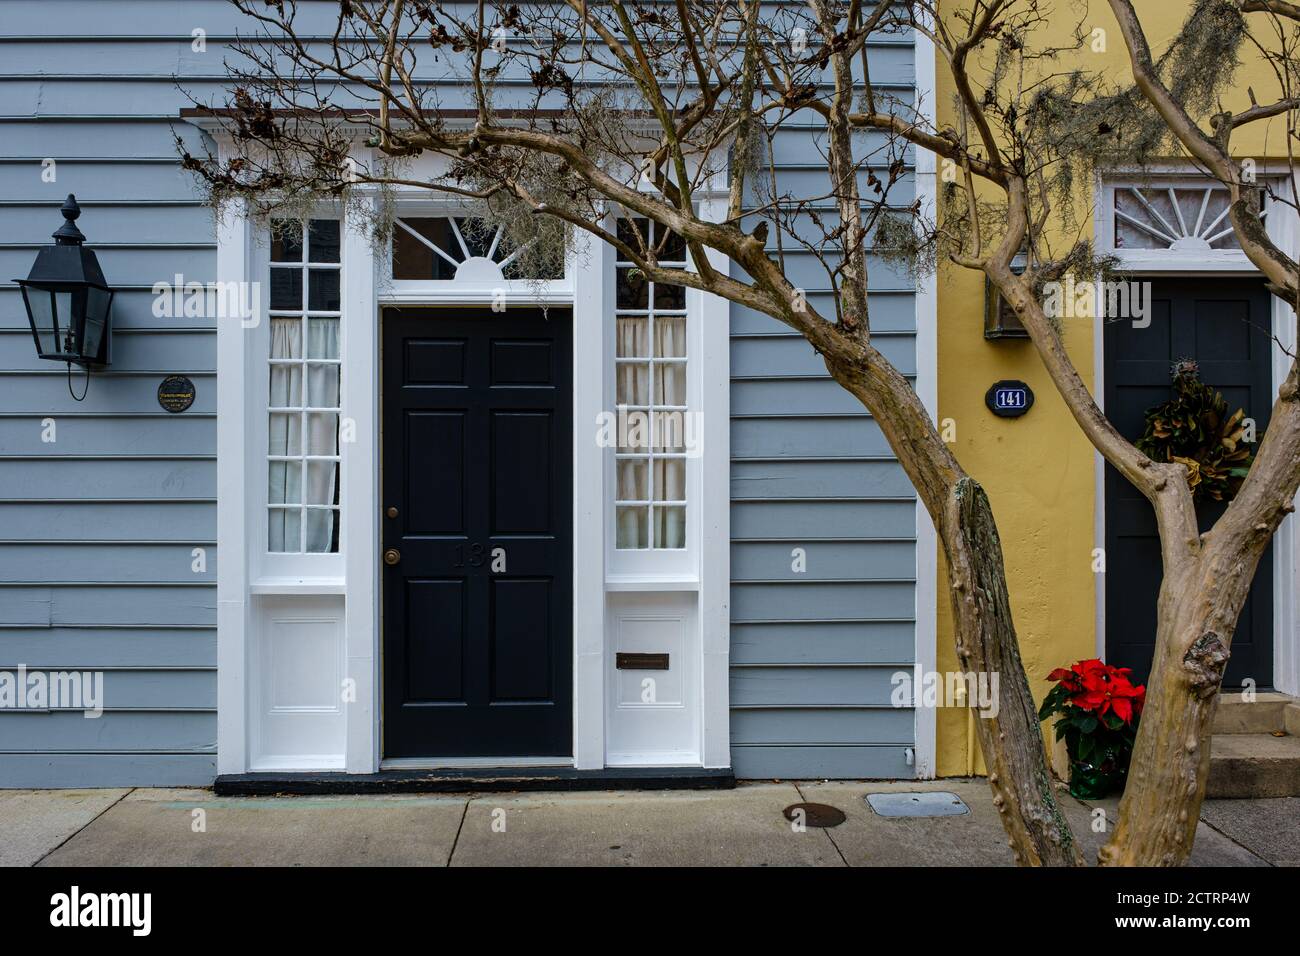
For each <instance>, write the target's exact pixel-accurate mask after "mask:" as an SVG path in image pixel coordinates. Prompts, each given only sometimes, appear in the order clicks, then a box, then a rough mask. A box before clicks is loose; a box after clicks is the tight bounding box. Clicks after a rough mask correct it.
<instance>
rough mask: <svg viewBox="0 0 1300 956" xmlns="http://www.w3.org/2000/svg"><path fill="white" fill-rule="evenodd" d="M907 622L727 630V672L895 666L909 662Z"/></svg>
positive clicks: (738, 626) (794, 623)
mask: <svg viewBox="0 0 1300 956" xmlns="http://www.w3.org/2000/svg"><path fill="white" fill-rule="evenodd" d="M913 648H914V638H913V631H912V622H911V621H867V622H860V621H853V622H848V623H843V622H838V621H825V620H811V621H785V622H782V623H767V624H744V623H739V622H732V625H731V663H732V666H733V667H735V666H739V665H747V664H777V665H781V664H819V665H828V666H833V665H837V664H853V665H859V664H896V663H899V662H906V661H910V660H911V659H912V654H913Z"/></svg>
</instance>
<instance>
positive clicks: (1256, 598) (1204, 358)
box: [1104, 278, 1273, 687]
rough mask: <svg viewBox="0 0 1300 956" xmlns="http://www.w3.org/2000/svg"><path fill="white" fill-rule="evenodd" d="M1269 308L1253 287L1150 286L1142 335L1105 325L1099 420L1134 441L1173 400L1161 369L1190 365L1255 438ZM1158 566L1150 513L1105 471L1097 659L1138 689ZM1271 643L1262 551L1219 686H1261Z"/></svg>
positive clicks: (1205, 509)
mask: <svg viewBox="0 0 1300 956" xmlns="http://www.w3.org/2000/svg"><path fill="white" fill-rule="evenodd" d="M1271 307H1272V303H1271V302H1270V301H1269V295H1268V293H1267V292H1266V291H1265V289H1264V286H1263V284H1262V283H1261V282H1260V281H1259V280H1257V279H1217V278H1216V279H1200V278H1189V279H1155V280H1153V281H1152V311H1151V325H1150V327H1148V328H1134V327H1133V323H1132V321H1131V320H1128V319H1115V320H1108V321H1107V323H1106V325H1105V334H1104V342H1105V403H1106V414H1107V416H1108V417H1109V418H1110V420H1111V421H1112V422H1114V423H1115V426H1116V428H1118V429H1119V431H1120V432H1121V434H1123V435H1124V436H1125V437H1126V438H1129V439H1130V440H1136V439H1137V438H1139V437H1140V436H1141V435H1142V432H1143V427H1144V424H1145V415H1146V411H1147V409H1148V408H1150V407H1151V406H1152V405H1155V404H1158V403H1159V402H1163V401H1166V400H1168V399H1169V398H1170V397H1172V395H1173V391H1172V385H1171V378H1170V367H1171V366H1172V365H1173V363H1174V362H1176V361H1178V360H1179V359H1182V358H1194V359H1196V360H1197V361H1198V362H1199V363H1200V369H1201V381H1203V382H1206V383H1207V384H1209V385H1212V386H1213V387H1215V388H1216V389H1218V390H1219V391H1220V392H1222V393H1223V397H1224V399H1225V400H1226V401H1227V403H1228V408H1229V410H1235V409H1237V408H1244V409H1245V410H1246V415H1247V416H1248V417H1251V418H1254V419H1255V421H1256V423H1257V428H1258V437H1259V438H1262V437H1263V433H1264V429H1266V428H1267V427H1268V420H1269V413H1270V410H1271V408H1272V403H1273V389H1272V371H1271V364H1270V363H1271V358H1270V353H1271V342H1272V339H1271V337H1270V330H1271V328H1272V317H1271ZM1255 447H1256V448H1257V449H1258V447H1259V445H1258V442H1257V443H1256V445H1255ZM1225 507H1226V506H1225V505H1222V504H1216V503H1211V504H1207V505H1201V506H1198V507H1197V515H1198V519H1199V521H1200V525H1201V529H1202V530H1205V529H1207V528H1209V527H1210V526H1211V525H1212V524H1213V523H1214V521H1215V520H1216V519H1217V518H1218V517H1219V516H1220V515H1221V514H1222V513H1223V511H1224V508H1225ZM1161 564H1162V562H1161V558H1160V543H1159V537H1158V536H1157V534H1156V522H1155V515H1154V513H1153V512H1152V510H1151V505H1150V504H1149V503H1148V502H1147V500H1146V499H1145V498H1144V497H1142V495H1141V494H1140V493H1139V492H1138V491H1137V489H1135V488H1134V487H1133V486H1132V485H1131V484H1129V482H1128V481H1126V480H1125V479H1124V478H1123V477H1122V476H1121V475H1120V474H1119V473H1118V472H1116V471H1115V470H1114V469H1113V468H1111V466H1110V465H1106V578H1105V593H1106V658H1107V660H1108V661H1109V662H1110V663H1111V664H1116V665H1119V666H1121V667H1131V668H1133V670H1134V674H1135V676H1136V677H1138V678H1139V679H1141V680H1143V681H1145V680H1146V679H1147V676H1148V674H1149V673H1150V669H1151V659H1152V656H1153V655H1154V652H1155V627H1156V597H1157V594H1158V591H1159V587H1160V577H1161ZM1272 641H1273V562H1272V548H1271V547H1270V549H1269V551H1268V552H1267V553H1265V555H1264V557H1263V559H1261V561H1260V563H1259V568H1258V570H1257V571H1256V573H1255V580H1254V583H1253V584H1252V586H1251V590H1250V596H1249V598H1248V599H1247V601H1246V605H1245V607H1244V608H1243V609H1242V612H1241V617H1240V619H1239V620H1238V622H1237V631H1236V634H1235V635H1234V636H1233V639H1232V656H1231V658H1230V659H1229V661H1228V668H1227V672H1226V673H1225V675H1224V681H1223V682H1224V686H1229V687H1237V686H1241V684H1242V682H1243V681H1244V680H1246V679H1251V680H1254V681H1255V683H1256V685H1257V686H1259V687H1268V686H1270V685H1271V684H1272V681H1273V643H1272Z"/></svg>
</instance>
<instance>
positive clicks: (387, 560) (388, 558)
mask: <svg viewBox="0 0 1300 956" xmlns="http://www.w3.org/2000/svg"><path fill="white" fill-rule="evenodd" d="M401 560H402V552H400V551H398V550H397V549H396V548H389V549H388V550H387V551H385V552H384V564H396V563H397V562H398V561H401Z"/></svg>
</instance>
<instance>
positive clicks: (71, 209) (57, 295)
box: [15, 193, 113, 400]
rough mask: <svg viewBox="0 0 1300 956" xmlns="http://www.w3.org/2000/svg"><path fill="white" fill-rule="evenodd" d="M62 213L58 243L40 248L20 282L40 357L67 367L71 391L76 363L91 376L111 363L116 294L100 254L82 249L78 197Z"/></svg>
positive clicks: (55, 234)
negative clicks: (111, 325) (101, 265)
mask: <svg viewBox="0 0 1300 956" xmlns="http://www.w3.org/2000/svg"><path fill="white" fill-rule="evenodd" d="M60 212H62V213H63V219H64V222H63V225H62V226H60V227H59V228H58V229H56V230H55V231H54V234H53V237H54V245H52V246H43V247H41V251H40V252H38V253H37V254H36V262H35V263H33V264H32V271H31V273H30V274H29V275H28V276H27V278H26V279H16V280H15V281H16V282H17V283H18V285H19V287H20V288H21V289H22V292H23V304H24V305H26V307H27V321H28V322H29V323H30V324H31V327H32V338H33V339H35V341H36V354H37V355H39V356H40V357H41V358H43V359H50V360H51V361H54V362H66V363H67V365H68V375H69V391H71V374H72V366H73V365H80V366H81V367H82V368H84V369H86V370H87V372H89V370H90V368H91V367H92V366H93V367H103V366H105V365H107V364H108V340H109V315H110V310H111V308H112V305H113V290H112V289H110V288H109V287H108V284H107V283H106V282H105V281H104V273H103V271H102V270H101V269H100V268H99V260H98V259H96V258H95V253H93V252H92V251H91V250H89V249H87V248H86V247H85V246H84V245H83V243H84V242H85V241H86V237H85V236H84V235H82V233H81V230H80V229H78V228H77V217H78V216H80V215H81V207H80V206H78V205H77V197H76V196H73V195H72V194H71V193H69V194H68V198H67V201H66V202H64V204H63V206H62V207H61V209H60ZM76 397H77V396H76V395H75V394H74V395H73V398H76ZM81 397H82V398H85V397H86V396H85V392H82V395H81ZM78 400H80V399H78Z"/></svg>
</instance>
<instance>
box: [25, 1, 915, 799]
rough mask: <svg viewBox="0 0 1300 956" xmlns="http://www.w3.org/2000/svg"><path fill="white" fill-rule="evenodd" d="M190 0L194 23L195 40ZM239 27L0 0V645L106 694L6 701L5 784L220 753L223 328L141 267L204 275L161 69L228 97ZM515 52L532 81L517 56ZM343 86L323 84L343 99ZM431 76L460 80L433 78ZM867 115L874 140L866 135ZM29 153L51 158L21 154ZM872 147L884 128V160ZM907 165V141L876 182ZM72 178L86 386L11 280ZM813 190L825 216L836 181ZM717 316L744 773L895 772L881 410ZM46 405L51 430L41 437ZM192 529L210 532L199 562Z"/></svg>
mask: <svg viewBox="0 0 1300 956" xmlns="http://www.w3.org/2000/svg"><path fill="white" fill-rule="evenodd" d="M300 10H301V16H302V17H303V18H304V19H303V20H300V23H305V27H304V28H303V29H301V30H300V32H301V33H302V34H304V35H308V36H309V39H308V42H311V40H310V35H312V34H314V35H315V37H316V39H317V40H324V39H326V38H327V37H328V36H329V34H330V33H331V32H332V28H333V17H334V14H335V10H336V8H335V5H334V4H330V3H305V4H302V5H300ZM196 27H201V28H202V29H203V30H205V31H206V39H207V49H206V51H196V50H194V49H192V46H191V41H192V36H191V31H193V30H194V29H195V28H196ZM250 29H252V27H251V26H250V23H249V21H248V20H247V19H246V18H245V17H243V16H242V15H241V14H240V13H239V12H238V11H237V10H235V9H234V8H233V7H232V6H231V5H230V4H229V3H227V2H226V0H190V2H187V3H184V4H180V3H175V2H169V0H115V2H113V3H107V2H101V0H39V2H37V0H28V2H9V3H5V4H4V12H3V17H0V395H3V396H4V399H3V402H0V667H11V666H16V665H17V664H27V665H29V666H31V667H37V668H59V669H90V668H100V669H107V670H106V682H107V686H108V690H109V694H110V699H109V700H108V702H107V703H108V705H109V707H110V710H109V711H108V712H107V713H105V714H104V716H103V717H101V718H99V719H98V720H93V721H87V720H84V719H83V718H81V717H80V716H79V715H71V714H63V713H52V714H23V715H5V714H0V786H8V787H30V786H94V785H102V786H133V785H147V784H155V785H186V784H196V783H206V782H209V781H210V780H211V778H212V776H213V774H214V772H215V740H216V720H215V713H214V711H213V708H214V707H215V660H216V646H215V645H216V630H215V624H216V601H215V590H214V587H213V583H212V582H213V577H214V574H215V569H216V561H217V549H216V544H215V541H214V539H215V533H216V529H215V501H216V468H215V458H214V455H215V419H214V418H213V415H214V414H215V409H216V406H215V396H216V376H215V355H214V349H215V334H214V330H213V328H212V327H211V323H210V320H208V319H206V318H201V317H193V316H178V317H175V318H168V319H160V318H158V317H156V316H154V315H153V314H152V310H151V305H152V299H153V297H152V294H151V292H150V287H151V286H152V285H153V284H154V283H155V282H159V281H171V280H172V277H173V276H174V275H175V274H177V273H180V274H182V275H183V276H184V278H185V279H186V280H187V281H200V282H203V281H208V280H210V279H212V278H214V277H215V271H216V254H215V244H214V228H213V223H212V217H211V213H210V212H209V210H208V209H207V208H206V207H204V206H203V204H202V202H201V199H200V196H199V194H198V192H197V190H196V188H195V184H194V181H193V180H192V179H191V177H189V176H188V175H187V174H185V173H184V171H183V170H181V169H180V167H179V165H178V163H177V160H176V152H175V146H174V143H173V136H174V135H179V136H180V137H181V138H182V140H183V141H184V143H185V144H186V145H187V147H188V148H190V149H191V150H194V151H201V150H202V149H203V148H204V145H205V144H204V137H203V134H201V133H200V132H199V131H198V130H196V129H194V128H192V127H189V126H187V125H186V124H184V123H182V122H179V121H178V119H177V114H178V111H179V110H180V109H181V108H183V107H185V106H187V105H190V104H189V100H188V98H187V96H186V95H185V93H183V92H182V90H181V89H180V88H178V86H179V87H183V88H184V89H185V90H187V91H189V92H190V93H192V94H193V95H194V96H195V97H197V98H198V99H200V100H205V99H207V98H213V99H217V100H222V99H224V96H222V95H221V93H220V90H221V88H222V87H223V85H224V75H223V74H224V66H223V63H224V61H225V60H227V59H228V58H229V57H230V56H231V44H232V42H233V39H234V37H235V35H236V34H237V33H241V32H242V33H245V34H247V33H248V32H249V31H250ZM869 52H870V59H871V67H872V76H873V81H874V82H875V85H876V88H877V89H878V90H880V91H882V92H888V93H890V94H892V95H895V96H899V97H901V98H904V99H906V98H907V97H908V96H909V95H910V94H911V87H912V85H913V78H914V76H915V63H914V50H913V47H912V44H911V43H910V42H909V41H908V39H907V38H906V37H882V38H880V39H879V40H878V41H876V42H873V43H872V44H871V46H870V50H869ZM856 68H857V67H856V64H855V69H856ZM450 69H452V68H451V67H450V66H449V64H448V62H447V61H446V59H445V58H442V57H441V56H440V55H436V54H435V53H434V52H433V51H431V50H424V49H420V50H419V57H418V62H417V65H416V66H415V68H414V75H415V77H416V82H417V83H420V84H422V85H429V86H434V85H439V84H441V85H443V86H444V88H447V87H450V86H452V85H456V84H448V83H447V80H448V78H449V77H454V74H453V73H449V72H448V71H449V70H450ZM507 80H508V81H510V82H519V83H520V85H519V86H518V88H519V89H520V90H521V91H524V92H527V90H528V86H527V84H526V83H524V82H522V81H524V77H522V76H511V77H507ZM457 83H458V80H457ZM351 95H352V93H351V92H349V91H348V90H346V89H340V90H339V92H338V97H339V102H340V103H342V102H345V101H346V99H347V97H349V96H351ZM444 102H446V103H448V104H449V105H455V104H456V95H455V94H454V93H452V91H451V90H450V89H447V95H446V96H445V97H444ZM541 105H542V106H547V105H553V104H551V103H549V102H543V103H542V104H541ZM797 124H803V125H802V127H800V126H799V125H797ZM797 124H796V125H794V126H792V127H791V128H790V129H789V130H788V131H784V132H782V133H781V134H780V135H779V136H778V137H777V140H776V143H775V153H774V157H773V159H774V162H775V163H776V165H777V166H778V167H779V175H780V176H781V177H782V183H783V187H784V188H785V189H788V190H789V191H791V192H792V193H796V194H805V195H806V194H809V193H816V192H822V191H824V190H825V188H826V183H827V171H826V163H825V160H824V135H823V133H822V131H820V130H819V129H818V128H817V126H816V125H815V124H814V123H813V121H812V119H811V117H800V118H799V119H798V120H797ZM860 141H861V142H862V143H864V144H866V148H867V149H869V150H870V149H875V148H878V147H880V146H882V145H883V144H884V137H883V136H882V135H881V134H879V133H876V132H869V133H866V134H864V135H863V136H862V137H860ZM47 158H48V159H53V160H55V161H56V163H57V167H56V168H57V180H56V182H53V183H47V182H44V181H43V180H42V178H41V175H40V173H41V170H42V165H41V163H42V160H43V159H47ZM887 163H888V157H887V156H885V155H884V154H883V153H882V154H881V155H880V162H879V163H878V164H876V165H877V166H878V167H880V168H883V167H884V166H885V165H887ZM864 178H865V177H864ZM915 191H916V186H915V181H914V178H913V175H912V171H911V168H910V166H909V168H908V170H907V172H906V174H905V175H904V177H903V178H902V179H901V180H900V181H899V182H898V183H897V184H896V185H895V187H894V189H893V191H892V193H891V201H892V202H895V203H897V204H898V205H900V206H904V205H906V204H908V203H910V202H911V201H912V200H913V198H914V197H915ZM68 192H75V193H77V196H78V199H79V201H80V202H81V204H82V208H83V215H82V219H81V225H82V227H83V228H84V230H85V231H86V233H87V234H88V235H89V236H90V238H91V241H92V245H93V246H94V247H95V248H96V250H97V251H98V254H99V257H100V261H101V263H102V264H103V267H104V269H105V272H106V274H107V275H108V277H109V280H110V282H111V283H112V284H113V285H114V286H115V287H116V288H117V289H118V290H119V291H118V294H117V298H116V301H115V307H114V326H115V333H114V338H113V366H112V368H111V369H110V370H109V371H107V372H105V373H101V374H97V375H96V376H95V377H94V379H93V381H92V382H91V386H90V387H91V397H90V400H89V401H88V402H87V403H85V404H79V403H77V402H74V401H73V400H72V399H71V398H70V397H69V396H68V394H67V388H66V380H65V378H64V373H63V370H62V369H59V368H58V367H56V366H52V365H50V366H48V367H46V363H42V362H39V361H38V360H37V359H36V358H35V356H34V354H33V349H32V344H31V341H30V339H29V337H28V336H27V333H26V325H25V320H24V318H23V313H22V305H21V300H20V297H19V295H18V293H17V291H16V288H15V287H14V286H13V285H12V283H11V281H10V279H11V277H12V276H16V275H24V274H25V273H26V271H27V269H28V268H29V267H30V265H31V261H32V258H33V256H34V255H35V251H36V249H37V247H38V246H39V245H41V244H43V243H45V242H47V241H48V237H49V233H50V232H51V231H52V230H53V229H54V228H55V227H56V226H57V225H58V222H59V216H58V212H57V209H58V205H59V204H60V202H61V201H62V199H63V197H64V196H65V195H66V194H67V193H68ZM819 214H820V215H821V216H822V218H823V220H824V221H825V222H826V223H828V224H831V225H833V224H834V222H835V218H836V216H835V211H834V210H833V209H821V210H819ZM809 234H811V233H809ZM789 268H790V275H791V279H792V281H794V282H795V283H796V284H798V285H800V286H802V287H803V288H804V289H805V290H806V293H807V295H808V300H809V302H810V303H811V304H812V305H813V306H814V307H815V308H817V309H818V310H820V311H822V312H823V313H824V314H833V312H834V303H833V300H832V298H831V295H830V293H829V290H828V288H827V280H826V277H825V275H824V273H823V272H822V271H821V269H820V267H819V266H817V264H816V263H815V262H813V261H812V259H811V258H810V257H807V256H797V255H796V256H793V257H792V258H791V260H790V262H789ZM870 274H871V280H872V287H873V295H872V325H873V328H874V330H875V331H876V343H877V345H878V346H879V348H880V349H881V350H882V351H883V352H884V353H885V354H886V355H887V356H888V357H889V358H890V359H891V360H893V361H895V362H896V363H897V364H898V366H899V368H900V369H901V370H902V371H903V372H904V373H905V374H908V375H912V374H914V373H915V370H916V362H915V352H914V330H915V318H914V305H913V293H912V283H911V281H910V279H909V278H908V277H907V276H906V275H905V274H903V273H902V272H901V271H900V270H898V269H897V268H895V267H892V266H890V265H889V264H887V263H885V262H883V261H882V260H880V259H879V258H878V257H873V259H872V261H871V263H870ZM731 333H732V356H731V358H732V395H731V404H732V415H733V424H732V474H731V477H732V499H733V505H732V516H731V517H732V533H733V538H734V542H733V553H732V573H733V581H734V587H733V595H732V598H733V602H732V613H733V622H732V631H731V640H732V658H731V659H732V669H733V670H732V705H733V712H732V731H733V744H734V747H733V763H734V766H735V768H736V770H737V773H738V774H739V775H741V776H748V777H758V776H785V777H906V776H910V775H911V770H910V768H909V767H908V766H907V764H906V762H905V759H904V748H905V747H907V746H908V745H910V743H911V725H912V724H911V722H912V715H911V712H910V711H904V710H895V709H893V708H890V707H889V705H888V697H889V687H890V685H889V676H890V675H891V674H892V673H893V671H894V670H895V669H896V668H897V667H899V666H905V665H907V664H908V663H909V662H910V661H911V659H912V654H913V646H914V629H913V617H914V613H913V605H914V587H913V578H914V576H915V568H914V555H915V546H914V539H915V520H914V504H913V498H912V491H911V489H910V487H909V486H908V484H907V482H906V480H905V478H904V477H903V475H902V472H901V469H899V467H898V465H897V463H896V462H895V461H893V459H892V457H891V455H890V452H889V449H888V446H887V445H886V444H885V442H884V440H883V438H882V437H881V434H880V430H879V428H878V427H877V426H876V425H875V423H874V422H872V421H871V419H870V417H869V416H868V415H866V414H865V412H863V410H862V409H861V408H859V407H856V406H855V404H854V402H853V401H852V400H851V399H850V398H849V397H848V396H847V395H846V394H845V393H843V392H842V391H841V390H840V389H838V387H837V386H835V385H834V383H832V382H830V381H829V379H828V378H827V376H826V374H825V370H824V368H823V366H822V365H821V363H820V361H819V360H818V359H817V357H816V355H815V354H813V352H812V350H811V349H810V348H809V347H808V346H807V345H806V344H805V343H803V342H802V340H800V339H799V338H798V337H797V336H793V335H791V334H790V333H789V331H788V330H786V329H784V328H783V327H781V326H778V325H777V324H776V323H774V322H773V321H772V320H770V319H768V318H767V317H764V316H761V315H758V314H756V313H753V312H751V311H750V310H747V309H743V308H740V307H735V308H733V309H732V315H731ZM175 372H184V373H185V374H188V375H189V376H190V377H191V378H192V379H193V380H194V382H195V384H196V386H197V391H198V397H197V400H196V402H195V404H194V406H193V408H191V409H190V410H189V411H188V412H186V413H184V414H183V415H182V416H179V417H171V416H166V415H163V414H160V413H159V409H158V407H157V403H156V401H155V397H154V395H155V390H156V388H157V383H158V381H159V379H160V377H161V376H162V375H163V374H167V373H175ZM51 417H52V418H54V419H55V420H56V421H57V425H58V441H57V442H56V443H54V444H48V443H45V442H42V441H41V440H40V430H41V427H42V422H43V420H44V419H46V418H51ZM195 547H202V548H205V549H206V550H207V567H206V570H204V571H203V572H201V573H197V574H196V573H194V572H193V571H192V570H191V561H192V560H193V559H192V554H191V552H192V550H193V548H195ZM794 547H802V548H804V550H805V552H806V553H807V556H808V572H807V574H805V575H799V576H796V575H793V574H792V573H791V571H790V550H791V549H792V548H794ZM78 721H80V723H78Z"/></svg>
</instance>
